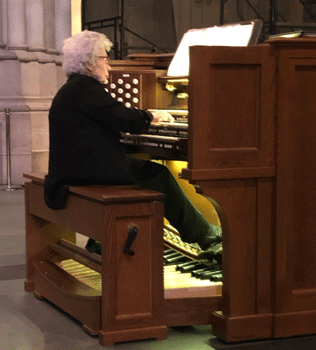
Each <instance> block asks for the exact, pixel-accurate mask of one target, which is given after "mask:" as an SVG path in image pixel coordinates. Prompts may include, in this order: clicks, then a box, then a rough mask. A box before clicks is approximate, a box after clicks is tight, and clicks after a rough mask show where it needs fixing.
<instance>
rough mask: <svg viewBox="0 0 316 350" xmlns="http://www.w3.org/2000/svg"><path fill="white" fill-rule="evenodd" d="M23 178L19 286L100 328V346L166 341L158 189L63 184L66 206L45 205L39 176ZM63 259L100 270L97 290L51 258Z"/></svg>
mask: <svg viewBox="0 0 316 350" xmlns="http://www.w3.org/2000/svg"><path fill="white" fill-rule="evenodd" d="M24 177H25V178H27V179H29V180H31V181H30V182H26V183H25V210H26V263H27V277H26V281H25V290H26V291H27V292H34V293H35V295H36V296H37V297H39V298H46V299H48V300H50V301H51V302H52V303H54V304H56V305H57V306H59V307H60V308H62V309H63V310H64V311H66V312H67V313H68V314H70V315H71V316H73V317H74V318H76V319H78V320H79V321H80V322H82V324H83V327H84V329H85V330H86V331H87V332H88V333H90V334H92V335H97V334H99V341H100V344H101V345H103V346H106V345H113V344H114V343H116V342H122V341H129V340H138V339H148V338H156V339H165V338H166V337H167V327H166V323H165V315H164V313H165V312H164V287H163V249H164V245H163V234H162V232H163V210H164V208H163V199H164V195H163V194H161V193H158V192H155V191H152V190H147V189H146V190H144V189H140V188H139V187H137V186H80V187H70V191H69V197H68V199H67V202H66V205H65V207H64V208H63V209H61V210H51V209H49V208H48V207H47V206H46V205H45V203H44V174H38V173H31V174H24ZM131 227H132V230H131ZM133 228H134V230H133ZM76 232H79V233H81V234H83V235H85V236H87V237H91V238H93V239H95V240H98V241H100V242H101V244H102V256H97V255H96V254H91V253H88V252H86V251H85V250H84V249H81V248H79V247H77V246H76V245H75V244H71V242H72V243H75V241H76V238H75V237H76ZM135 234H136V236H135ZM133 235H134V236H135V237H134V238H135V239H134V240H133V237H132V236H133ZM128 238H129V239H130V241H128V240H127V239H128ZM64 240H67V241H64ZM133 253H134V255H133ZM65 259H72V260H74V261H76V262H79V263H81V264H83V265H85V266H88V267H90V268H92V269H93V270H95V271H97V272H99V273H100V274H101V280H102V282H101V283H102V287H101V288H102V289H101V290H102V293H101V294H100V291H99V292H98V291H97V290H96V289H94V288H93V287H91V286H88V285H86V284H84V283H82V282H80V281H78V280H76V279H75V278H74V277H73V276H71V275H70V274H67V273H66V272H65V271H64V270H62V269H61V268H60V267H59V266H58V264H57V263H58V262H60V261H63V260H65Z"/></svg>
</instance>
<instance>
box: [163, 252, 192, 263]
mask: <svg viewBox="0 0 316 350" xmlns="http://www.w3.org/2000/svg"><path fill="white" fill-rule="evenodd" d="M187 259H188V258H187V257H186V256H185V255H183V254H179V255H177V256H173V257H171V258H170V257H167V258H166V259H165V265H172V264H177V263H178V262H181V261H186V260H187Z"/></svg>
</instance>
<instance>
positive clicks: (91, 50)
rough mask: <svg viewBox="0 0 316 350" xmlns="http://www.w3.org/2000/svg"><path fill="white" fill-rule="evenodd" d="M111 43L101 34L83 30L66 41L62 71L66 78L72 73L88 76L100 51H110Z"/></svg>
mask: <svg viewBox="0 0 316 350" xmlns="http://www.w3.org/2000/svg"><path fill="white" fill-rule="evenodd" d="M112 45H113V44H112V42H111V41H110V40H109V39H108V37H107V36H106V35H104V34H102V33H98V32H93V31H88V30H84V31H82V32H80V33H78V34H76V35H74V36H72V37H70V38H68V39H66V40H64V46H63V55H64V60H63V61H64V62H63V69H64V72H65V74H66V76H67V77H69V76H70V75H71V74H73V73H79V74H85V75H86V74H89V70H88V67H90V66H92V65H94V64H95V61H96V56H98V55H99V52H100V50H101V49H105V51H110V49H111V47H112Z"/></svg>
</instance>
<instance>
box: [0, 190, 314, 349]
mask: <svg viewBox="0 0 316 350" xmlns="http://www.w3.org/2000/svg"><path fill="white" fill-rule="evenodd" d="M81 244H84V242H83V241H82V242H81ZM24 279H25V228H24V190H23V189H22V190H16V191H13V192H7V191H0V350H42V349H45V350H80V349H85V350H88V349H91V350H92V349H93V350H96V349H104V347H102V346H100V345H99V342H98V338H97V337H91V336H89V335H88V334H86V333H85V332H84V331H83V330H82V328H81V325H80V323H78V322H77V321H76V320H74V319H73V318H71V317H70V316H68V315H67V314H66V313H64V312H63V311H61V310H60V309H58V308H57V307H56V306H54V305H53V304H51V303H49V302H47V301H39V300H38V299H36V298H35V297H34V296H33V294H31V293H26V292H24ZM107 349H115V350H127V349H129V350H131V349H137V350H159V349H161V350H162V349H166V350H169V349H170V350H185V349H188V350H194V349H197V350H212V349H215V350H217V349H219V350H235V349H236V350H309V349H316V336H306V337H296V338H291V339H282V340H275V341H270V340H265V341H255V342H246V343H239V344H226V343H224V342H222V341H220V340H218V339H217V338H215V337H214V336H213V335H212V329H211V326H209V325H202V326H192V327H177V328H169V329H168V339H166V340H162V341H155V340H145V341H136V342H127V343H121V344H116V345H115V346H110V347H107Z"/></svg>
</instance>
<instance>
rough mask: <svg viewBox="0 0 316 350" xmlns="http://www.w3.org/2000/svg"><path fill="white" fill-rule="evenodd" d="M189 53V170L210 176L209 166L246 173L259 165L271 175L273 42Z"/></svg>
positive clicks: (272, 147) (213, 48) (211, 48)
mask: <svg viewBox="0 0 316 350" xmlns="http://www.w3.org/2000/svg"><path fill="white" fill-rule="evenodd" d="M190 54H191V56H190V62H191V65H190V83H189V125H190V128H189V144H188V152H189V153H188V162H189V166H188V168H189V169H192V171H194V172H196V173H199V172H200V173H201V171H202V172H203V177H204V178H210V174H207V172H206V169H209V170H210V171H213V172H214V169H221V170H223V169H226V170H232V169H233V170H235V171H234V174H235V175H234V177H235V176H236V174H237V176H238V171H237V170H238V169H240V171H241V174H242V176H243V177H248V176H247V174H246V173H245V171H244V170H245V169H248V168H252V169H253V168H256V169H260V170H261V172H262V171H263V169H265V170H266V172H267V173H266V176H271V170H272V169H274V166H275V163H274V113H273V112H274V106H275V105H274V85H273V84H274V80H273V78H274V66H273V64H274V61H273V58H272V57H271V54H270V49H269V46H265V45H263V46H258V47H238V48H236V47H235V48H233V47H201V46H200V47H199V46H195V47H191V51H190ZM266 101H269V103H266ZM268 172H270V173H269V175H268ZM251 176H256V174H252V175H251ZM260 176H261V175H260ZM199 178H200V179H202V177H201V176H199Z"/></svg>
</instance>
